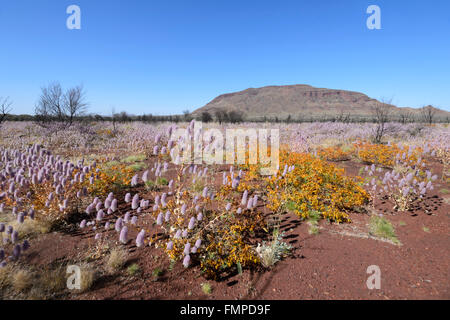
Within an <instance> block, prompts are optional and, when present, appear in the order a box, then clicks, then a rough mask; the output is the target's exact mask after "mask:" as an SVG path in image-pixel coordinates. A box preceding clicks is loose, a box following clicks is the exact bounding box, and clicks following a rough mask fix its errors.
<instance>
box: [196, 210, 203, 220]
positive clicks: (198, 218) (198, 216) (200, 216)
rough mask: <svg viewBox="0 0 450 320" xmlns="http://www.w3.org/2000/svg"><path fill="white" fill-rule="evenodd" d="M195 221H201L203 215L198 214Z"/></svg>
mask: <svg viewBox="0 0 450 320" xmlns="http://www.w3.org/2000/svg"><path fill="white" fill-rule="evenodd" d="M197 220H198V221H202V220H203V213H201V212H200V213H199V214H198V215H197Z"/></svg>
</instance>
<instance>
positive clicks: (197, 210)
mask: <svg viewBox="0 0 450 320" xmlns="http://www.w3.org/2000/svg"><path fill="white" fill-rule="evenodd" d="M200 209H201V207H200V205H199V204H198V205H196V206H195V212H200Z"/></svg>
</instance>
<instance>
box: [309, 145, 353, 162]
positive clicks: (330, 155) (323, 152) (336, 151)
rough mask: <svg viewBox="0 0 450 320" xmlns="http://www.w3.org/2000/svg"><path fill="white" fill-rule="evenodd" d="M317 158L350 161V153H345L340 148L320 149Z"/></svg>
mask: <svg viewBox="0 0 450 320" xmlns="http://www.w3.org/2000/svg"><path fill="white" fill-rule="evenodd" d="M317 156H318V157H319V158H321V159H323V160H328V161H343V160H349V159H350V152H348V151H347V152H346V151H343V150H342V149H341V148H339V147H336V146H334V147H328V148H319V149H318V150H317Z"/></svg>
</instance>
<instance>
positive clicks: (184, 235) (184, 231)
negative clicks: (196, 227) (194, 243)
mask: <svg viewBox="0 0 450 320" xmlns="http://www.w3.org/2000/svg"><path fill="white" fill-rule="evenodd" d="M187 236H188V230H187V229H184V230H183V232H182V233H181V237H183V238H186V237H187Z"/></svg>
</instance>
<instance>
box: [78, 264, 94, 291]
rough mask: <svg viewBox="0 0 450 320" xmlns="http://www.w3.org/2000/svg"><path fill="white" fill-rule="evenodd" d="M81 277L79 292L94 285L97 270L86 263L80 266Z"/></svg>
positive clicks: (87, 289)
mask: <svg viewBox="0 0 450 320" xmlns="http://www.w3.org/2000/svg"><path fill="white" fill-rule="evenodd" d="M80 271H81V279H80V290H79V291H80V292H86V291H89V289H91V288H92V286H93V285H94V282H95V280H97V272H95V270H94V268H93V267H92V266H91V265H90V264H87V263H84V264H82V265H81V266H80Z"/></svg>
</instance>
